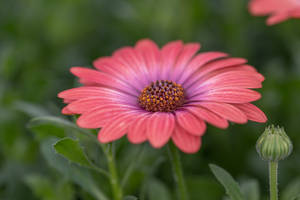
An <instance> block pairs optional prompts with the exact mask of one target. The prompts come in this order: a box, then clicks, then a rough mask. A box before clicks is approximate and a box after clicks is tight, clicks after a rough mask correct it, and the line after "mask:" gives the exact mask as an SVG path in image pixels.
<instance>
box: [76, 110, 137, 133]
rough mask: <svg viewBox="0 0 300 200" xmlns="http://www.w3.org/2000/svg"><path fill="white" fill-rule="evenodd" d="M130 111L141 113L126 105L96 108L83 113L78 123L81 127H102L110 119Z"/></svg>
mask: <svg viewBox="0 0 300 200" xmlns="http://www.w3.org/2000/svg"><path fill="white" fill-rule="evenodd" d="M128 113H136V114H139V113H140V112H139V111H135V110H132V109H130V108H126V107H119V108H117V107H116V108H111V107H106V108H103V109H97V108H96V109H95V110H91V111H89V112H85V113H83V114H82V115H81V116H80V117H79V118H78V119H77V125H78V126H79V127H81V128H90V129H91V128H100V127H102V126H104V125H105V124H106V122H107V121H108V120H109V119H111V118H113V117H115V116H118V115H121V114H128Z"/></svg>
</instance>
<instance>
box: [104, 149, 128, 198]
mask: <svg viewBox="0 0 300 200" xmlns="http://www.w3.org/2000/svg"><path fill="white" fill-rule="evenodd" d="M102 146H103V150H104V153H105V155H106V158H107V164H108V170H109V173H110V176H109V180H110V184H111V187H112V193H113V197H114V200H122V198H123V192H122V188H121V186H120V183H119V179H118V173H117V168H116V163H115V158H114V154H113V151H112V145H111V144H107V145H102Z"/></svg>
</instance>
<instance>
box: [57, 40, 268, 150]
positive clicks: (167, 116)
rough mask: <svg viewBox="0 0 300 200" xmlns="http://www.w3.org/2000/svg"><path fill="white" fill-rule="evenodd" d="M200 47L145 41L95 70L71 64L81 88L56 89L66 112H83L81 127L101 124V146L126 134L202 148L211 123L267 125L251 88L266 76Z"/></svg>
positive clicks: (155, 142)
mask: <svg viewBox="0 0 300 200" xmlns="http://www.w3.org/2000/svg"><path fill="white" fill-rule="evenodd" d="M199 49H200V44H198V43H188V44H183V43H182V41H174V42H170V43H168V44H166V45H165V46H163V48H162V49H159V48H158V46H157V45H156V44H155V43H154V42H153V41H151V40H149V39H144V40H140V41H138V42H137V44H136V45H135V46H134V47H124V48H121V49H119V50H117V51H115V52H114V53H113V55H112V56H111V57H102V58H99V59H97V60H96V61H95V62H94V63H93V64H94V67H95V68H96V69H88V68H83V67H72V68H71V72H72V73H73V74H74V75H75V76H77V77H78V78H79V81H80V82H81V83H82V84H83V86H82V87H79V88H73V89H69V90H66V91H63V92H61V93H59V94H58V96H59V97H60V98H63V99H64V102H65V103H67V104H68V105H67V106H66V107H65V108H64V109H63V110H62V113H63V114H80V117H79V118H78V120H77V124H78V126H79V127H82V128H89V129H95V128H100V127H101V130H100V131H99V133H98V140H99V141H100V142H102V143H108V142H111V141H114V140H117V139H119V138H121V137H122V136H124V135H125V134H127V138H128V140H129V141H130V142H132V143H135V144H137V143H142V142H144V141H149V142H150V144H151V145H152V146H153V147H155V148H160V147H162V146H163V145H165V144H166V143H167V142H168V141H169V140H172V141H173V142H174V144H175V145H176V146H177V147H178V148H179V149H181V150H182V151H183V152H185V153H194V152H197V151H198V150H199V148H200V146H201V136H202V135H203V134H204V133H205V131H206V123H209V124H212V125H214V126H216V127H219V128H223V129H225V128H227V127H228V121H231V122H235V123H238V124H243V123H246V122H247V121H248V120H252V121H256V122H266V120H267V118H266V116H265V115H264V113H263V112H262V111H261V110H260V109H258V108H257V107H256V106H254V105H253V104H251V103H250V102H252V101H256V100H258V99H259V98H260V97H261V95H260V94H259V93H258V92H256V91H253V90H251V89H252V88H260V87H262V81H263V80H264V77H263V76H262V75H261V74H259V73H258V72H257V71H256V70H255V69H254V68H253V67H252V66H250V65H247V64H246V62H247V61H246V60H245V59H243V58H230V57H228V55H227V54H226V53H222V52H205V53H199V54H197V51H198V50H199Z"/></svg>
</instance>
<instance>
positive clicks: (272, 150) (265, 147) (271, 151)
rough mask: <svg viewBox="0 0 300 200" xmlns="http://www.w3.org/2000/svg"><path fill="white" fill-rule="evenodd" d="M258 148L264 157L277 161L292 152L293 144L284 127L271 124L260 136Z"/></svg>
mask: <svg viewBox="0 0 300 200" xmlns="http://www.w3.org/2000/svg"><path fill="white" fill-rule="evenodd" d="M256 150H257V152H258V154H259V155H260V157H261V158H262V159H264V160H267V161H273V162H274V161H276V162H277V161H279V160H283V159H284V158H286V157H288V156H289V155H290V154H291V152H292V150H293V145H292V142H291V140H290V138H289V137H288V136H287V134H286V133H285V131H284V129H283V128H280V127H279V126H278V127H275V126H274V125H271V126H269V127H267V128H266V129H265V131H264V133H263V134H262V135H261V136H260V137H259V138H258V140H257V143H256Z"/></svg>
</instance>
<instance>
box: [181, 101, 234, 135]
mask: <svg viewBox="0 0 300 200" xmlns="http://www.w3.org/2000/svg"><path fill="white" fill-rule="evenodd" d="M186 109H187V110H188V111H189V112H191V113H193V114H194V115H196V116H197V117H198V118H200V119H203V120H204V121H207V122H208V123H210V124H212V125H214V126H216V127H219V128H223V129H224V128H227V127H228V122H227V120H226V119H224V118H222V117H220V116H219V115H217V114H215V113H213V112H211V111H209V110H207V109H205V108H202V107H199V106H189V107H186Z"/></svg>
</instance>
